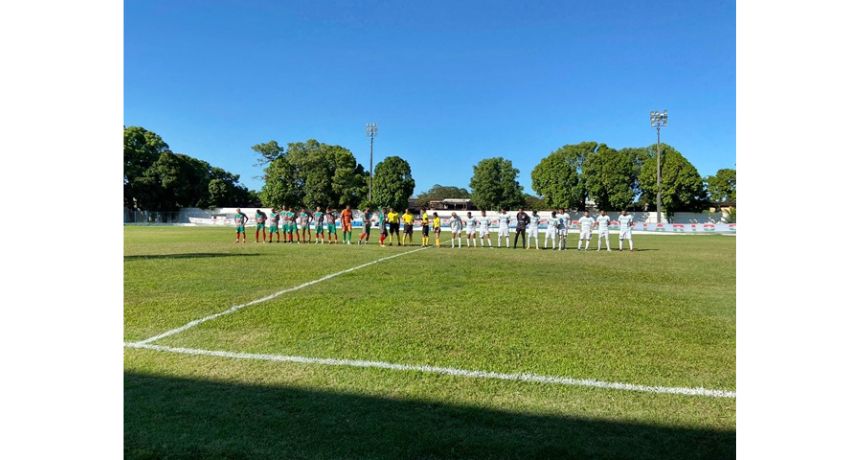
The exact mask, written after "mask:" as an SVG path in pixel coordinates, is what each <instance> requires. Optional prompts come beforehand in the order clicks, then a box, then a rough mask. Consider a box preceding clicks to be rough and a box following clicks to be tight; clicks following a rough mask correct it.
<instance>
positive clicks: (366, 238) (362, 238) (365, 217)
mask: <svg viewBox="0 0 860 460" xmlns="http://www.w3.org/2000/svg"><path fill="white" fill-rule="evenodd" d="M361 223H362V226H363V227H364V230H363V231H362V232H361V235H358V245H359V246H361V243H362V242H364V244H365V246H366V245H367V243H369V242H370V229H371V225H373V212H371V211H370V208H364V212H363V213H361Z"/></svg>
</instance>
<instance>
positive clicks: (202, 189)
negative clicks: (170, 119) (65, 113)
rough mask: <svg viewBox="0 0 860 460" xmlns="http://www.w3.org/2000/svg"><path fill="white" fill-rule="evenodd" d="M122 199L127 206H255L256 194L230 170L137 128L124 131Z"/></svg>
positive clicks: (166, 208)
mask: <svg viewBox="0 0 860 460" xmlns="http://www.w3.org/2000/svg"><path fill="white" fill-rule="evenodd" d="M123 134H124V135H123V138H124V145H123V160H124V165H123V192H124V193H123V201H124V205H125V207H126V208H129V209H143V210H149V211H175V210H177V209H179V208H183V207H189V208H209V207H224V206H259V205H260V201H259V199H258V198H257V196H256V193H255V192H253V191H250V190H248V189H247V188H246V187H245V186H243V185H241V184H239V175H238V174H232V173H230V172H228V171H225V170H224V169H222V168H219V167H217V166H212V165H210V164H209V163H207V162H205V161H203V160H199V159H197V158H194V157H191V156H189V155H185V154H182V153H175V152H173V151H172V150H170V147H169V146H168V145H167V143H166V142H164V140H163V139H162V138H161V136H159V135H158V134H156V133H154V132H152V131H148V130H146V129H144V128H141V127H139V126H128V127H125V128H124V130H123Z"/></svg>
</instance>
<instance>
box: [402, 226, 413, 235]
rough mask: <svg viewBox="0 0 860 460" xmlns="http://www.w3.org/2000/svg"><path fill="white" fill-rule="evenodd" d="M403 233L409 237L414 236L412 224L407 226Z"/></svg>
mask: <svg viewBox="0 0 860 460" xmlns="http://www.w3.org/2000/svg"><path fill="white" fill-rule="evenodd" d="M403 233H405V234H407V235H411V234H412V224H406V228H405V229H403Z"/></svg>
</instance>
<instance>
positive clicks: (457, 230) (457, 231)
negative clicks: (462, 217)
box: [451, 227, 463, 235]
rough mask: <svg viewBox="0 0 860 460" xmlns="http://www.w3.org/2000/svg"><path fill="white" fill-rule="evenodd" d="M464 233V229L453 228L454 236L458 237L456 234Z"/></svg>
mask: <svg viewBox="0 0 860 460" xmlns="http://www.w3.org/2000/svg"><path fill="white" fill-rule="evenodd" d="M462 231H463V229H462V228H454V227H451V234H452V235H456V234H458V233H460V232H462Z"/></svg>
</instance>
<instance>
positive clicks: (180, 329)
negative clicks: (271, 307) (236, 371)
mask: <svg viewBox="0 0 860 460" xmlns="http://www.w3.org/2000/svg"><path fill="white" fill-rule="evenodd" d="M424 249H427V248H418V249H414V250H412V251H406V252H400V253H397V254H394V255H392V256H387V257H382V258H380V259H376V260H374V261H371V262H367V263H364V264H361V265H357V266H355V267H352V268H347V269H346V270H341V271H339V272H335V273H331V274H328V275H325V276H323V277H322V278H317V279H315V280H313V281H308V282H306V283H302V284H299V285H298V286H293V287H291V288H289V289H283V290H280V291H278V292H275V293H274V294H269V295H267V296H265V297H260V298H259V299H255V300H252V301H250V302H247V303H243V304H240V305H234V306H232V307H230V308H228V309H226V310H224V311H222V312H220V313H215V314H213V315H209V316H204V317H203V318H200V319H195V320H194V321H191V322H189V323H188V324H185V325H184V326H180V327H177V328H176V329H171V330H169V331H166V332H162V333H161V334H158V335H155V336H152V337H150V338H148V339H144V340H141V341H140V342H137V343H138V344H147V343H151V342H155V341H157V340H161V339H163V338H165V337H170V336H171V335H176V334H179V333H180V332H184V331H187V330H188V329H191V328H192V327H195V326H198V325H200V324H202V323H205V322H207V321H212V320H213V319H217V318H220V317H222V316H225V315H229V314H231V313H236V312H237V311H239V310H241V309H243V308H245V307H250V306H251V305H256V304H258V303H263V302H268V301H269V300H272V299H274V298H277V297H280V296H282V295H284V294H287V293H289V292H295V291H298V290H299V289H304V288H306V287H308V286H313V285H314V284H317V283H321V282H323V281H326V280H330V279H332V278H334V277H337V276H340V275H343V274H346V273H349V272H354V271H356V270H361V269H362V268H366V267H369V266H371V265H374V264H378V263H379V262H383V261H386V260H390V259H393V258H395V257H400V256H405V255H407V254H412V253H413V252H418V251H421V250H424Z"/></svg>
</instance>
